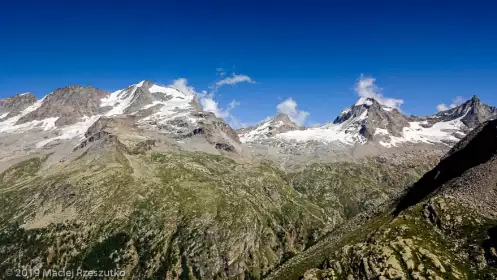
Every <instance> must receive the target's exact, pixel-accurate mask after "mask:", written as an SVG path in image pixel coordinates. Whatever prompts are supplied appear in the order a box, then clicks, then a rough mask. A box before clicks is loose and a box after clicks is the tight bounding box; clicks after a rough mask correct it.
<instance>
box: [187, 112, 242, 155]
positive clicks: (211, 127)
mask: <svg viewBox="0 0 497 280" xmlns="http://www.w3.org/2000/svg"><path fill="white" fill-rule="evenodd" d="M194 116H195V117H197V118H199V119H200V120H199V121H198V122H197V124H196V126H195V127H194V128H193V129H192V130H191V131H190V132H189V133H187V134H186V137H193V136H202V137H205V138H206V140H207V141H208V142H209V143H211V144H213V145H214V146H215V148H216V149H218V150H224V151H229V152H240V150H241V147H240V139H239V138H238V134H237V133H236V132H235V131H234V130H233V129H232V128H231V126H229V125H228V124H227V123H226V122H224V120H222V119H220V118H218V117H216V115H214V113H211V112H198V113H196V114H194Z"/></svg>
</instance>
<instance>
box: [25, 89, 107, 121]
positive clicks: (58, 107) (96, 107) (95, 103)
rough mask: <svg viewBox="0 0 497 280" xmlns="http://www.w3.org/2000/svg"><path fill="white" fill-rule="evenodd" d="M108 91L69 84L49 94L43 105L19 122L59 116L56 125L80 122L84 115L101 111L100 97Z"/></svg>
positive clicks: (104, 95)
mask: <svg viewBox="0 0 497 280" xmlns="http://www.w3.org/2000/svg"><path fill="white" fill-rule="evenodd" d="M106 96H107V92H105V91H101V90H99V89H96V88H94V87H84V86H68V87H65V88H59V89H57V90H56V91H54V92H53V93H51V94H49V95H47V96H46V97H45V99H44V100H43V103H42V105H41V106H40V107H39V108H38V109H36V110H34V111H33V112H30V113H28V114H27V115H25V116H23V117H22V118H20V119H19V121H18V122H17V124H23V123H27V122H30V121H33V120H42V119H46V118H51V117H58V119H57V121H56V122H55V125H57V126H64V125H70V124H74V123H76V122H78V121H79V120H80V119H81V118H83V117H84V116H94V115H96V114H98V113H99V111H100V99H102V98H104V97H106Z"/></svg>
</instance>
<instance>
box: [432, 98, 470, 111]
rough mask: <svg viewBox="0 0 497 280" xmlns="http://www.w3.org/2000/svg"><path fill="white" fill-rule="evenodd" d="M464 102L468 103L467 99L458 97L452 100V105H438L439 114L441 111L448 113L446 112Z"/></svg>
mask: <svg viewBox="0 0 497 280" xmlns="http://www.w3.org/2000/svg"><path fill="white" fill-rule="evenodd" d="M464 101H466V99H465V98H464V97H462V96H456V98H454V99H452V103H451V104H450V105H448V106H447V105H445V104H444V103H442V104H438V105H437V110H438V111H439V112H441V111H446V110H449V109H451V108H455V107H457V106H459V105H461V104H462V103H463V102H464Z"/></svg>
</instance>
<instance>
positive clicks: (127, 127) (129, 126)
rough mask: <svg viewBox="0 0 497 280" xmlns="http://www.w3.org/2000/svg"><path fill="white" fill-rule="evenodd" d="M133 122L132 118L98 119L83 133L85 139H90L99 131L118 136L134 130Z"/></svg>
mask: <svg viewBox="0 0 497 280" xmlns="http://www.w3.org/2000/svg"><path fill="white" fill-rule="evenodd" d="M135 122H136V117H134V116H121V117H117V116H116V117H100V118H99V119H98V120H97V121H96V122H94V123H93V124H92V125H91V126H90V127H89V128H88V130H87V131H86V132H85V137H90V136H91V135H94V134H96V133H98V132H101V131H106V132H107V133H115V134H119V132H121V131H123V132H126V131H128V132H129V131H132V130H135V129H136V125H135ZM116 132H117V133H116Z"/></svg>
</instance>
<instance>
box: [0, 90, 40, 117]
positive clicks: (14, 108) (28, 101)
mask: <svg viewBox="0 0 497 280" xmlns="http://www.w3.org/2000/svg"><path fill="white" fill-rule="evenodd" d="M35 102H36V96H34V95H33V94H32V93H29V92H28V93H23V94H17V95H15V96H12V97H9V98H5V99H0V121H2V120H4V119H8V118H11V117H14V116H17V115H18V114H19V113H21V112H22V111H23V110H24V109H26V108H27V107H29V106H31V105H33V104H34V103H35Z"/></svg>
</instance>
